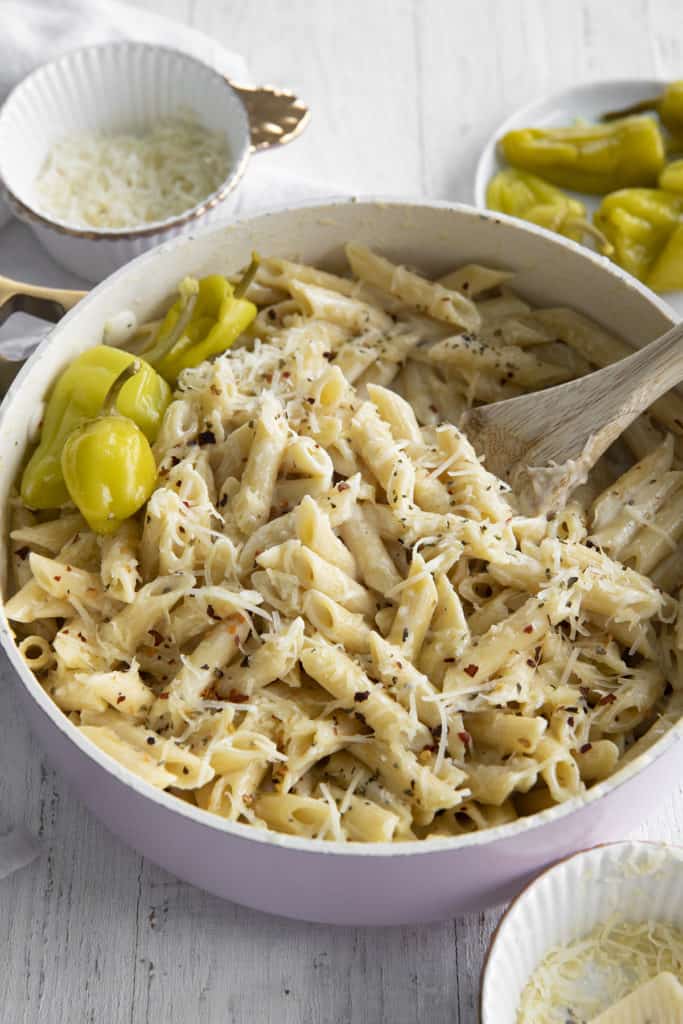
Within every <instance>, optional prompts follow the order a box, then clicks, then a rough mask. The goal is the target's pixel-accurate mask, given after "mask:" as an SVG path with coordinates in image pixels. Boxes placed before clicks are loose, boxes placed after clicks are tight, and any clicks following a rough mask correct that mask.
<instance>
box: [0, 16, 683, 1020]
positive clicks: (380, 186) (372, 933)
mask: <svg viewBox="0 0 683 1024" xmlns="http://www.w3.org/2000/svg"><path fill="white" fill-rule="evenodd" d="M137 3H138V4H139V5H140V6H146V7H148V8H151V9H154V10H156V11H158V12H159V13H164V14H168V15H171V16H173V17H175V18H177V19H179V20H181V21H185V22H187V23H189V24H193V25H195V26H196V27H198V28H201V29H203V30H205V31H207V32H209V33H211V34H212V35H213V36H214V37H215V38H218V39H220V40H221V41H222V42H224V43H225V45H226V46H229V47H231V48H233V49H236V50H238V51H241V52H242V53H243V54H244V55H245V56H246V58H247V60H248V61H249V64H250V66H251V69H252V72H253V75H254V79H255V80H257V81H264V82H265V81H268V82H273V83H275V84H280V85H285V86H289V87H291V88H293V89H294V90H295V91H297V92H298V93H299V94H300V95H301V96H302V97H305V99H306V100H307V101H308V102H309V103H310V105H311V107H312V108H313V121H312V123H311V126H310V128H309V130H308V131H307V132H306V134H305V136H304V137H303V138H302V139H301V140H299V141H298V142H297V143H296V144H295V145H292V146H291V147H289V148H288V149H287V150H283V151H282V152H280V153H278V154H277V155H272V156H266V157H262V158H261V159H267V160H270V161H273V162H275V161H277V162H278V165H279V166H281V167H283V168H288V169H289V170H293V171H297V172H300V173H301V174H305V175H307V176H309V177H320V178H322V179H324V180H325V181H327V182H330V183H333V184H335V185H341V186H345V187H346V188H348V189H349V190H350V191H351V190H353V191H357V192H385V193H386V192H391V193H402V194H405V195H414V194H424V195H429V196H434V197H438V198H451V199H462V200H469V199H470V198H471V196H470V188H471V181H472V174H473V169H474V165H475V162H476V158H477V155H478V152H479V150H480V147H481V145H482V143H483V141H484V139H485V138H486V137H487V136H488V134H489V133H490V132H491V131H492V130H493V129H494V127H495V126H496V124H497V122H498V121H499V120H500V119H501V117H502V116H503V115H505V114H507V113H508V112H509V111H511V110H512V109H513V108H514V107H516V106H517V105H519V104H521V103H526V102H527V101H529V100H531V99H533V98H534V97H536V96H539V95H541V94H543V93H546V92H548V91H550V90H554V89H556V88H560V87H562V86H564V85H567V84H570V83H573V82H577V81H582V80H587V79H590V78H599V77H617V76H629V75H634V76H643V77H644V76H653V75H657V76H661V77H664V78H676V77H681V75H682V74H683V22H682V21H681V19H680V7H679V3H678V2H677V0H621V3H620V4H618V5H617V4H613V3H608V2H606V0H597V2H595V0H594V2H592V3H591V2H590V0H574V2H571V3H567V2H560V0H517V2H510V0H343V2H340V0H317V2H312V0H259V2H251V3H248V2H246V0H240V2H238V0H137ZM617 11H618V13H617ZM58 279H59V278H58V276H57V277H56V278H55V280H58ZM12 691H13V683H12V680H11V678H10V677H9V674H8V672H7V671H6V670H5V671H4V672H3V673H2V685H1V686H0V758H1V764H2V771H0V809H1V811H0V813H1V814H2V815H3V817H4V816H6V817H7V819H8V820H13V821H24V822H25V824H26V825H27V827H28V828H30V829H31V830H32V831H33V832H35V833H37V834H38V835H39V836H40V837H41V838H42V841H43V844H44V852H43V855H42V857H41V858H40V859H39V860H37V861H36V862H35V863H34V864H32V865H31V866H30V867H28V868H26V869H24V870H23V871H21V872H18V873H16V874H15V875H13V876H11V877H10V878H9V879H7V880H5V881H4V882H0V1021H1V1022H2V1024H62V1022H67V1021H68V1022H69V1024H81V1022H93V1024H138V1022H147V1021H150V1022H156V1021H160V1022H164V1024H186V1022H190V1021H193V1022H200V1024H205V1022H211V1024H213V1022H221V1024H223V1022H235V1024H267V1022H270V1021H277V1022H278V1024H328V1022H329V1024H346V1022H353V1024H380V1022H384V1021H386V1022H390V1024H413V1022H414V1024H422V1022H429V1024H446V1022H448V1024H474V1022H476V1020H477V1011H476V1000H477V992H478V982H479V972H480V969H481V965H482V959H483V955H484V951H485V949H486V946H487V943H488V940H489V937H490V934H491V931H492V929H493V927H494V926H495V923H496V921H497V919H498V917H499V912H497V911H492V912H489V913H486V914H479V915H474V916H471V917H468V918H463V919H461V920H458V921H449V922H447V923H445V924H442V925H435V926H430V927H419V928H403V929H393V930H389V929H382V930H377V929H376V930H361V929H358V930H355V929H333V928H328V927H323V926H318V925H307V924H299V923H292V922H288V921H285V920H282V919H278V918H270V917H267V916H265V915H262V914H258V913H254V912H252V911H248V910H244V909H242V908H240V907H237V906H233V905H230V904H228V903H223V902H220V901H219V900H217V899H214V898H213V897H211V896H208V895H205V894H204V893H202V892H200V891H199V890H197V889H193V888H192V887H190V886H188V885H185V884H184V883H182V882H178V881H177V880H176V879H174V878H172V877H170V876H169V875H167V874H166V873H165V872H163V871H162V870H160V869H159V868H157V867H155V866H154V865H153V864H150V863H148V862H147V861H145V860H143V859H142V858H141V857H139V856H138V855H137V854H135V853H133V852H132V851H131V850H129V849H126V848H125V847H124V846H123V845H122V844H121V843H120V842H119V841H118V840H117V839H115V838H114V837H112V836H111V835H109V834H108V833H107V832H106V831H105V830H104V829H103V828H102V827H101V826H100V825H99V824H98V822H97V821H96V820H95V819H94V818H93V817H91V816H90V814H88V813H86V812H85V811H84V810H83V809H82V808H81V807H80V806H79V805H78V804H77V803H76V802H75V799H74V798H73V797H72V796H71V795H70V793H69V791H68V789H67V787H66V786H65V785H64V784H63V783H62V782H61V780H60V779H58V778H57V777H55V775H54V774H53V772H52V771H51V769H50V767H49V765H48V763H47V761H46V759H45V757H44V756H43V754H42V753H41V751H40V750H39V749H38V748H37V746H36V744H35V742H34V741H33V739H32V737H31V736H30V735H29V733H28V730H27V727H26V725H25V723H24V721H23V719H22V716H21V714H20V712H19V709H18V707H17V705H16V702H15V697H14V695H13V692H12ZM2 823H3V820H2V819H0V826H2ZM638 834H639V835H641V836H650V837H656V838H659V839H667V840H678V841H680V840H681V837H682V835H683V792H682V791H681V790H679V791H678V792H677V793H672V794H670V795H668V797H667V798H666V799H665V800H664V802H663V803H662V804H661V805H660V806H659V807H658V809H657V810H656V811H654V812H653V815H652V817H651V819H650V820H649V821H648V822H647V823H646V824H644V825H643V827H642V828H641V830H640V831H639V833H638Z"/></svg>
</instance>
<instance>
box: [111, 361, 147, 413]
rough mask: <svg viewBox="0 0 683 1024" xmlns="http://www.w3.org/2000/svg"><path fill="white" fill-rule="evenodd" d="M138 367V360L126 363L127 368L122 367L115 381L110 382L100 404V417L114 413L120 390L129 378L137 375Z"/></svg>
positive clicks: (139, 365) (139, 364)
mask: <svg viewBox="0 0 683 1024" xmlns="http://www.w3.org/2000/svg"><path fill="white" fill-rule="evenodd" d="M140 367H141V363H140V360H139V359H135V360H133V362H132V363H128V366H124V368H123V369H122V370H121V373H120V374H119V375H118V377H117V378H116V380H113V381H112V382H111V384H110V385H109V388H108V389H107V393H106V395H105V396H104V400H103V402H102V416H111V415H112V414H114V413H115V412H116V402H117V400H118V397H119V395H120V393H121V388H122V387H123V385H124V384H125V383H126V382H127V381H129V380H130V378H131V377H134V376H135V374H136V373H139V371H140Z"/></svg>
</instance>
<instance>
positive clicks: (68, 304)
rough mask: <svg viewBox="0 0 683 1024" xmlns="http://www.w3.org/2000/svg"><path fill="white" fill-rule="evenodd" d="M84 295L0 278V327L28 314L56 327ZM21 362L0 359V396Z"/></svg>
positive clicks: (12, 378) (0, 357) (19, 360)
mask: <svg viewBox="0 0 683 1024" xmlns="http://www.w3.org/2000/svg"><path fill="white" fill-rule="evenodd" d="M87 294H88V293H87V292H78V291H71V290H69V289H65V288H44V287H42V286H41V285H37V284H26V283H25V282H23V281H12V279H11V278H9V277H2V276H1V275H0V324H4V322H5V321H6V320H7V319H9V317H11V316H12V314H13V313H30V314H31V316H37V317H40V319H41V320H48V321H49V322H50V323H52V324H56V323H57V321H58V320H59V319H60V318H61V317H63V316H64V314H65V313H67V312H68V311H69V310H70V309H71V308H72V307H73V306H75V305H76V303H77V302H80V300H81V299H82V298H83V297H84V296H85V295H87ZM24 362H25V360H23V359H16V360H11V359H5V358H4V356H0V397H2V396H3V395H4V394H5V392H6V391H7V389H8V388H9V386H10V384H11V383H12V381H13V380H14V378H15V377H16V375H17V374H18V372H19V370H20V369H21V367H22V366H23V365H24Z"/></svg>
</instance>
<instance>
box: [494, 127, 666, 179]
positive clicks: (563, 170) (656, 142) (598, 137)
mask: <svg viewBox="0 0 683 1024" xmlns="http://www.w3.org/2000/svg"><path fill="white" fill-rule="evenodd" d="M499 146H500V150H501V152H502V154H503V156H504V157H505V159H506V161H507V162H508V163H509V164H511V165H512V166H513V167H518V168H520V169H521V170H523V171H531V172H532V173H534V174H539V175H540V176H541V177H542V178H544V179H545V180H546V181H550V182H552V183H553V184H554V185H559V186H560V188H568V189H572V190H573V191H575V192H590V193H592V194H595V195H604V194H605V193H607V192H613V191H614V190H615V189H620V188H627V187H628V186H630V185H654V184H655V183H656V181H657V175H658V174H659V172H660V171H661V169H662V167H663V166H664V160H665V152H664V141H663V139H662V135H661V132H660V130H659V126H658V125H657V123H656V121H655V120H654V119H653V118H651V117H628V118H624V119H623V120H621V121H615V122H614V123H612V124H596V125H593V124H578V125H575V126H574V127H572V128H522V129H519V130H515V131H511V132H508V133H507V134H506V135H504V136H503V138H502V139H501V140H500V142H499Z"/></svg>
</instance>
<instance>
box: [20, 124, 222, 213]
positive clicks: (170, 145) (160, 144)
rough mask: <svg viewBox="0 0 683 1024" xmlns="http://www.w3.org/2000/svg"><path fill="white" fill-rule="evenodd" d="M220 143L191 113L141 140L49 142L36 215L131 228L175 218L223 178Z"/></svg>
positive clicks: (219, 137) (77, 138) (108, 138)
mask: <svg viewBox="0 0 683 1024" xmlns="http://www.w3.org/2000/svg"><path fill="white" fill-rule="evenodd" d="M230 165H231V158H230V152H229V149H228V145H227V143H226V140H225V137H224V136H223V135H222V134H220V133H218V132H210V131H208V129H206V128H204V127H203V125H201V124H200V122H199V120H198V119H197V118H196V116H195V115H194V114H192V115H191V116H183V117H169V118H163V119H162V120H160V121H158V122H157V123H156V124H155V125H154V126H153V127H152V128H151V130H150V131H148V132H146V133H145V134H143V135H133V134H125V135H124V134H122V135H80V136H72V137H69V138H65V139H62V140H60V141H59V142H57V143H56V144H55V145H54V146H53V147H52V149H51V150H50V152H49V153H48V156H47V159H46V161H45V163H44V165H43V167H42V169H41V171H40V173H39V175H38V177H37V179H36V182H35V189H36V197H37V199H38V202H39V205H40V208H41V209H42V210H43V211H44V212H45V213H47V214H48V215H49V216H51V217H55V218H57V219H58V220H61V221H65V222H66V223H68V224H71V225H73V226H75V227H94V228H109V229H112V228H113V229H117V228H134V227H137V226H139V225H141V224H149V223H153V222H155V221H163V220H167V219H168V218H169V217H177V216H178V215H179V214H181V213H184V212H185V211H186V210H190V209H192V207H193V206H196V205H197V203H200V202H201V201H202V200H203V199H206V198H207V197H208V196H210V195H211V193H212V192H215V191H216V189H217V188H219V186H220V185H221V184H222V183H223V182H224V181H225V179H226V178H227V176H228V173H229V170H230Z"/></svg>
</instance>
